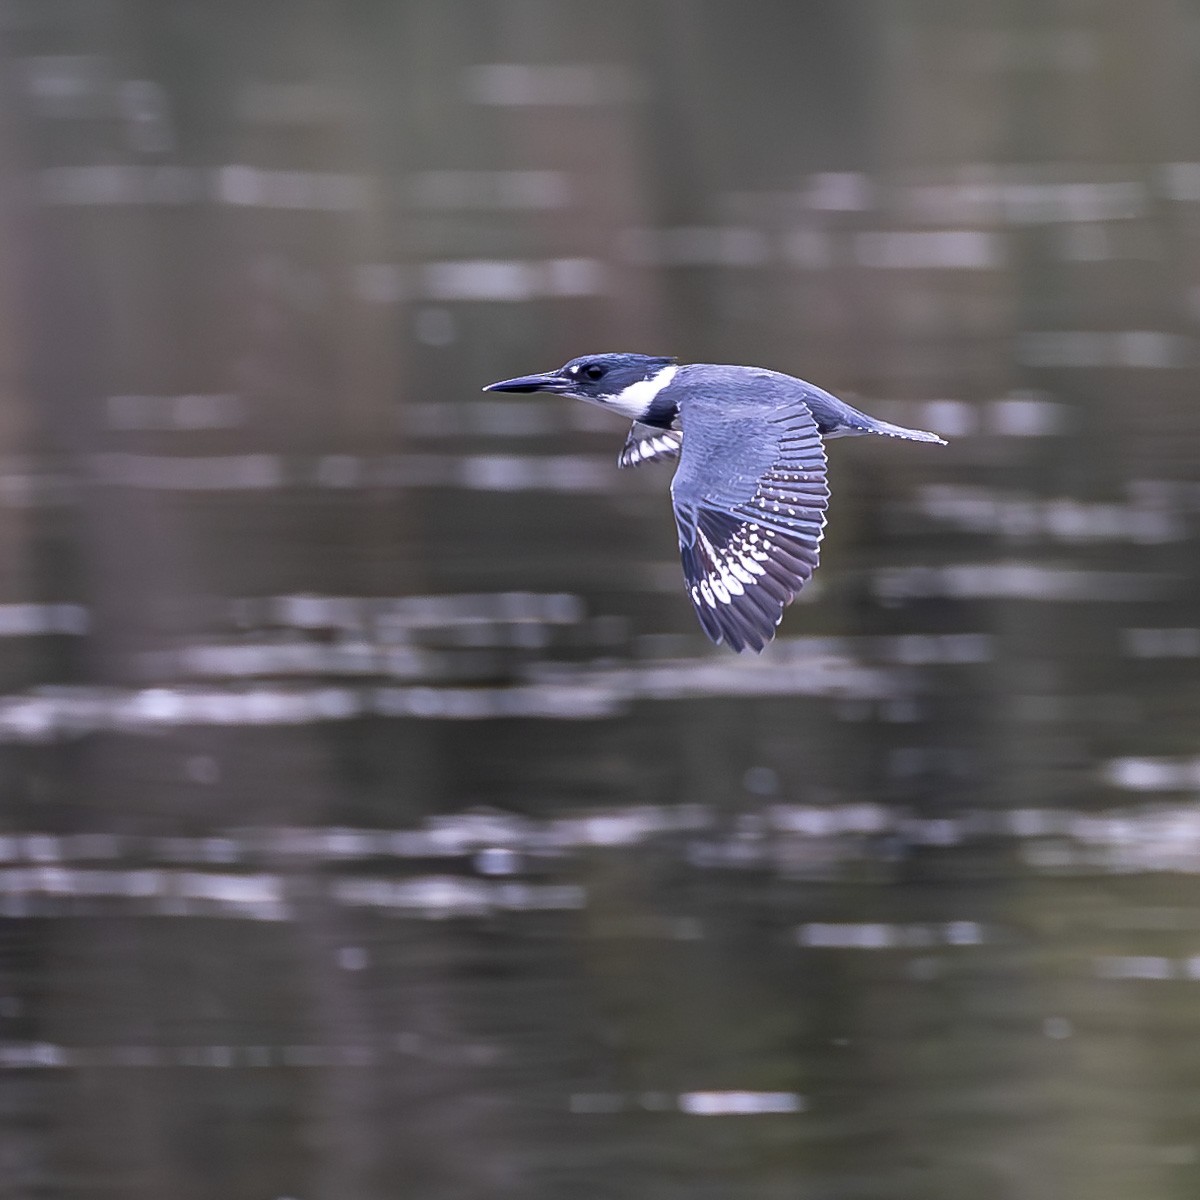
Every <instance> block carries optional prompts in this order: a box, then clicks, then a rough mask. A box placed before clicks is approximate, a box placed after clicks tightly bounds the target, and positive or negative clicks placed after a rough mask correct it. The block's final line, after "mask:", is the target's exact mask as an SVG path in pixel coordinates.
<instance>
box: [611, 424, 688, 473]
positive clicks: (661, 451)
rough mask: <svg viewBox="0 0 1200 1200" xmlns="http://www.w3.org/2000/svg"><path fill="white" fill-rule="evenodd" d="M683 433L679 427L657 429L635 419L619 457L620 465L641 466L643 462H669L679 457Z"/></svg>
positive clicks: (618, 462) (618, 464) (618, 463)
mask: <svg viewBox="0 0 1200 1200" xmlns="http://www.w3.org/2000/svg"><path fill="white" fill-rule="evenodd" d="M682 445H683V434H682V433H681V432H680V431H679V430H678V429H655V428H654V426H653V425H643V424H642V423H641V422H640V421H635V422H634V423H633V424H632V425H631V426H630V427H629V436H628V437H626V439H625V445H624V446H622V447H621V454H620V456H619V457H618V458H617V466H618V467H640V466H641V465H642V463H653V462H668V461H670V460H671V459H674V458H678V457H679V450H680V447H681V446H682Z"/></svg>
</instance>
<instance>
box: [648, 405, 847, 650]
mask: <svg viewBox="0 0 1200 1200" xmlns="http://www.w3.org/2000/svg"><path fill="white" fill-rule="evenodd" d="M635 428H636V427H635ZM746 439H751V441H750V443H747V442H746ZM693 440H694V439H693V436H692V435H689V436H688V437H687V438H686V439H684V441H683V448H682V458H681V462H680V467H679V471H678V472H677V474H676V483H675V484H672V497H673V501H674V508H675V519H676V525H677V527H678V532H679V551H680V559H681V561H682V563H683V574H684V578H685V580H686V582H687V589H688V594H689V596H690V597H691V601H692V605H693V607H694V608H695V610H696V615H697V617H699V619H700V625H701V627H702V628H703V629H704V632H705V633H706V634H707V635H708V636H709V637H710V638H711V639H712V640H713V641H714V642H725V643H726V644H727V645H729V646H730V648H731V649H733V650H737V651H741V650H745V649H752V650H755V651H759V650H762V648H763V647H764V646H765V645H766V644H767V643H768V642H769V641H770V640H771V639H772V638H773V637H774V636H775V629H776V627H777V626H778V625H779V622H780V621H781V620H782V619H783V610H784V609H785V608H786V607H787V606H788V605H789V604H790V603H791V602H792V601H793V600H794V599H795V598H796V596H797V595H798V593H799V592H800V589H801V588H802V587H804V585H805V584H806V583H807V582H808V581H809V580H810V579H811V578H812V574H813V572H814V571H815V570H816V568H817V564H818V562H819V561H820V543H821V538H822V536H823V533H824V528H825V508H826V505H827V504H828V500H829V489H828V486H827V483H826V477H825V448H824V445H823V443H822V441H821V437H820V435H819V433H818V432H817V426H816V422H815V421H814V419H813V415H812V413H811V412H810V411H809V409H808V407H807V406H806V405H805V404H804V403H803V401H802V400H801V399H794V400H792V401H791V402H790V403H784V404H782V405H779V404H777V405H776V406H775V407H774V408H773V409H771V410H768V412H767V413H765V414H762V415H759V416H758V417H757V418H750V419H748V420H747V419H743V422H742V425H741V427H739V428H738V429H737V430H736V436H735V437H732V438H731V437H729V436H728V431H725V433H723V434H722V435H721V437H719V438H718V437H710V438H709V441H708V444H706V445H704V446H702V447H701V448H700V450H699V451H698V453H699V454H702V455H703V459H702V461H700V462H699V465H697V463H696V462H695V461H689V451H690V448H691V446H692V444H693ZM747 444H750V446H751V449H750V450H747V449H746V445H747ZM748 464H749V465H748ZM681 478H682V482H681ZM676 484H678V485H679V486H676Z"/></svg>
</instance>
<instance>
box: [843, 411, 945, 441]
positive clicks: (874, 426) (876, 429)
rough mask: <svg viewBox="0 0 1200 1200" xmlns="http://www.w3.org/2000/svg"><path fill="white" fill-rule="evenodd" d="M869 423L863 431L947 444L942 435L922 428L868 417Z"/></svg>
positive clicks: (908, 439)
mask: <svg viewBox="0 0 1200 1200" xmlns="http://www.w3.org/2000/svg"><path fill="white" fill-rule="evenodd" d="M869 420H870V424H869V425H867V426H865V427H864V429H863V432H864V433H881V434H883V436H884V437H894V438H903V439H904V440H905V441H906V442H936V443H937V444H938V445H939V446H945V445H947V442H946V439H945V438H944V437H938V435H937V434H936V433H929V432H927V431H926V430H924V429H906V428H905V427H904V426H903V425H893V424H892V423H891V422H890V421H878V420H876V419H875V418H874V417H871V418H869Z"/></svg>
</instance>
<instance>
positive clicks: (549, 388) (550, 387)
mask: <svg viewBox="0 0 1200 1200" xmlns="http://www.w3.org/2000/svg"><path fill="white" fill-rule="evenodd" d="M570 386H571V381H570V380H569V379H564V378H563V377H562V376H561V375H560V374H558V372H557V371H546V372H544V373H543V374H541V375H519V376H518V377H517V378H516V379H502V380H500V382H499V383H489V384H488V385H487V387H485V388H484V389H483V390H484V391H485V392H565V391H566V390H567V389H568V388H570Z"/></svg>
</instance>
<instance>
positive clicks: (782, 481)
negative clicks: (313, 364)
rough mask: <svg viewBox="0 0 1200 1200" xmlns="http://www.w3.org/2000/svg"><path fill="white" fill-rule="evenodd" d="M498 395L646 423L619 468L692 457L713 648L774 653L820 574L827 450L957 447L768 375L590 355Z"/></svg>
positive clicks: (695, 561)
mask: <svg viewBox="0 0 1200 1200" xmlns="http://www.w3.org/2000/svg"><path fill="white" fill-rule="evenodd" d="M483 390H484V391H485V392H554V393H556V394H558V395H561V396H571V397H573V398H575V399H576V400H584V401H586V402H587V403H589V404H596V405H599V406H600V407H601V408H606V409H608V410H609V411H610V412H614V413H618V414H619V415H621V416H623V417H625V418H627V419H628V420H630V421H632V422H633V424H632V425H631V427H630V430H629V435H628V436H627V437H626V439H625V445H624V446H623V447H622V449H621V453H620V456H619V458H618V460H617V464H618V466H621V467H636V466H640V465H642V464H643V463H651V462H668V461H672V460H676V459H677V460H678V462H679V465H678V467H677V468H676V471H675V477H674V479H673V480H672V481H671V503H672V506H673V508H674V511H675V525H676V527H677V531H678V534H679V554H680V557H681V559H682V560H683V574H684V579H685V581H686V584H687V591H688V595H689V596H690V597H691V601H692V606H693V607H694V608H695V610H696V615H697V617H699V619H700V625H701V627H702V628H703V629H704V632H705V633H706V634H707V635H708V636H709V638H710V639H711V640H712V641H713V642H716V643H718V644H720V643H722V642H723V643H724V644H725V645H727V646H729V647H730V648H731V649H733V650H735V651H737V652H739V653H740V652H741V651H743V650H753V651H755V652H756V653H757V652H761V651H762V649H763V647H764V646H766V644H767V643H768V642H770V641H771V639H772V638H774V636H775V630H776V628H777V627H778V625H779V623H780V621H782V620H783V610H784V609H785V608H786V607H787V606H788V605H789V604H790V603H791V602H792V601H793V600H794V599H795V598H796V596H797V595H798V594H799V592H800V589H801V588H802V587H804V585H805V584H806V583H807V582H808V581H809V580H810V579H811V578H812V575H813V572H814V571H815V570H816V568H817V563H818V561H819V552H820V545H821V538H822V536H823V535H824V531H825V510H826V508H827V507H828V504H829V486H828V483H827V481H826V459H825V445H824V442H825V440H827V439H829V438H836V437H856V436H858V435H861V434H868V433H876V434H882V435H883V436H884V437H893V438H901V439H903V440H904V441H909V442H936V443H938V444H939V445H943V446H944V445H945V444H946V442H945V439H943V438H940V437H938V435H937V434H936V433H926V432H925V431H924V430H922V429H905V428H904V427H903V426H901V425H892V424H890V423H889V422H887V421H879V420H876V418H874V417H871V416H868V415H867V414H866V413H864V412H859V410H858V409H856V408H851V407H850V405H848V404H846V403H844V402H843V401H841V400H839V399H837V397H836V396H831V395H830V394H829V393H828V392H826V391H823V390H822V389H821V388H819V387H816V386H815V385H813V384H811V383H806V382H805V381H804V380H803V379H797V378H795V377H794V376H792V375H785V374H783V373H781V372H779V371H769V370H766V369H764V368H762V367H738V366H721V365H717V364H714V363H686V364H685V363H680V362H679V361H678V359H675V358H662V357H656V356H653V355H648V354H588V355H584V356H583V357H581V358H573V359H571V361H570V362H568V363H566V364H565V365H563V366H561V367H559V368H558V370H556V371H546V372H544V373H542V374H540V375H522V376H520V377H518V378H516V379H502V380H501V381H500V382H499V383H491V384H488V386H487V387H485V388H484V389H483Z"/></svg>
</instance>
